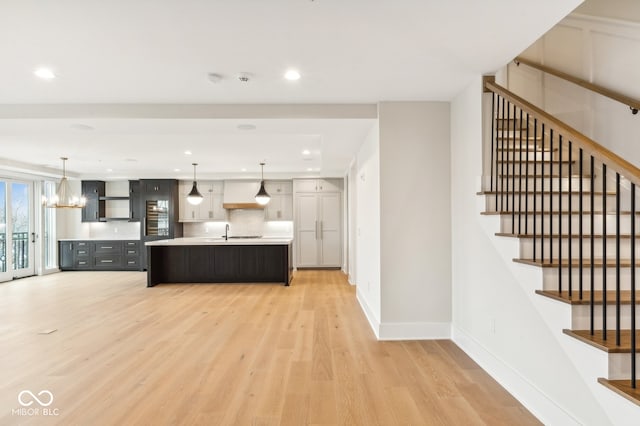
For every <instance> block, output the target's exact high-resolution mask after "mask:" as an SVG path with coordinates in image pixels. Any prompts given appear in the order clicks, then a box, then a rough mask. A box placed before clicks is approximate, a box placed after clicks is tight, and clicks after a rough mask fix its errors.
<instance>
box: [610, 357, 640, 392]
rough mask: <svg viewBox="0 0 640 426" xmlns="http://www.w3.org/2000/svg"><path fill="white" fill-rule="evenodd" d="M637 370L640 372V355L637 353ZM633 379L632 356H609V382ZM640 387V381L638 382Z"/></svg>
mask: <svg viewBox="0 0 640 426" xmlns="http://www.w3.org/2000/svg"><path fill="white" fill-rule="evenodd" d="M636 368H637V369H638V370H640V354H638V353H636ZM630 377H631V354H609V375H608V377H607V379H609V380H629V378H630ZM638 385H639V386H640V381H638Z"/></svg>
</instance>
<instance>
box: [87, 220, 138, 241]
mask: <svg viewBox="0 0 640 426" xmlns="http://www.w3.org/2000/svg"><path fill="white" fill-rule="evenodd" d="M83 225H88V227H89V233H88V234H89V235H87V237H88V238H91V239H122V240H129V239H134V240H137V239H139V238H140V222H126V221H122V222H120V221H118V222H99V223H86V224H83Z"/></svg>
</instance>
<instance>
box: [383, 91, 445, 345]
mask: <svg viewBox="0 0 640 426" xmlns="http://www.w3.org/2000/svg"><path fill="white" fill-rule="evenodd" d="M378 117H379V118H378V119H379V126H380V230H381V231H380V250H381V251H380V255H381V267H380V273H381V290H382V292H381V298H382V305H381V308H382V311H381V320H382V324H381V337H382V338H391V339H395V338H403V339H406V338H439V337H449V336H450V321H451V258H450V253H451V251H450V247H451V240H450V216H451V211H450V194H449V103H447V102H382V103H380V107H379V115H378Z"/></svg>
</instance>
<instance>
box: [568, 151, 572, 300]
mask: <svg viewBox="0 0 640 426" xmlns="http://www.w3.org/2000/svg"><path fill="white" fill-rule="evenodd" d="M568 145H569V166H568V169H569V173H568V176H569V210H568V212H569V213H568V217H569V226H568V228H569V229H567V234H569V238H568V239H567V243H568V244H569V247H568V249H569V252H568V253H567V258H568V259H569V268H568V269H567V272H568V273H569V278H568V279H569V289H568V290H569V299H571V298H572V297H573V273H572V272H573V250H572V245H573V224H572V222H573V200H572V198H573V182H572V181H573V145H572V143H571V141H569V144H568Z"/></svg>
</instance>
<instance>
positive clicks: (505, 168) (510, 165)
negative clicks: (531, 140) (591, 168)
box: [497, 153, 578, 189]
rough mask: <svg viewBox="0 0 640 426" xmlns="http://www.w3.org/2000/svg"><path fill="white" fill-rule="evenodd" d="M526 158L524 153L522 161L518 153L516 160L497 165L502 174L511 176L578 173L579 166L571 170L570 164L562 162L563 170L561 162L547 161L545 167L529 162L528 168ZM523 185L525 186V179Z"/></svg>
mask: <svg viewBox="0 0 640 426" xmlns="http://www.w3.org/2000/svg"><path fill="white" fill-rule="evenodd" d="M532 159H533V158H531V154H530V160H532ZM499 160H500V159H499ZM525 160H526V157H525V155H524V153H523V155H522V162H520V158H519V157H518V156H517V155H516V158H515V160H514V161H511V160H510V161H509V162H505V163H499V164H498V165H497V168H498V173H499V174H500V175H509V176H513V175H514V174H515V175H516V176H520V175H521V176H525V175H526V176H541V175H549V174H551V175H560V176H569V175H574V174H578V169H577V168H574V169H573V170H571V172H570V171H569V165H568V164H562V170H561V169H560V164H559V163H551V164H548V163H545V164H544V168H543V167H542V164H536V165H535V167H534V164H533V163H528V167H529V168H528V169H527V163H525ZM522 185H523V186H524V181H523V183H522ZM576 189H577V188H576Z"/></svg>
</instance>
